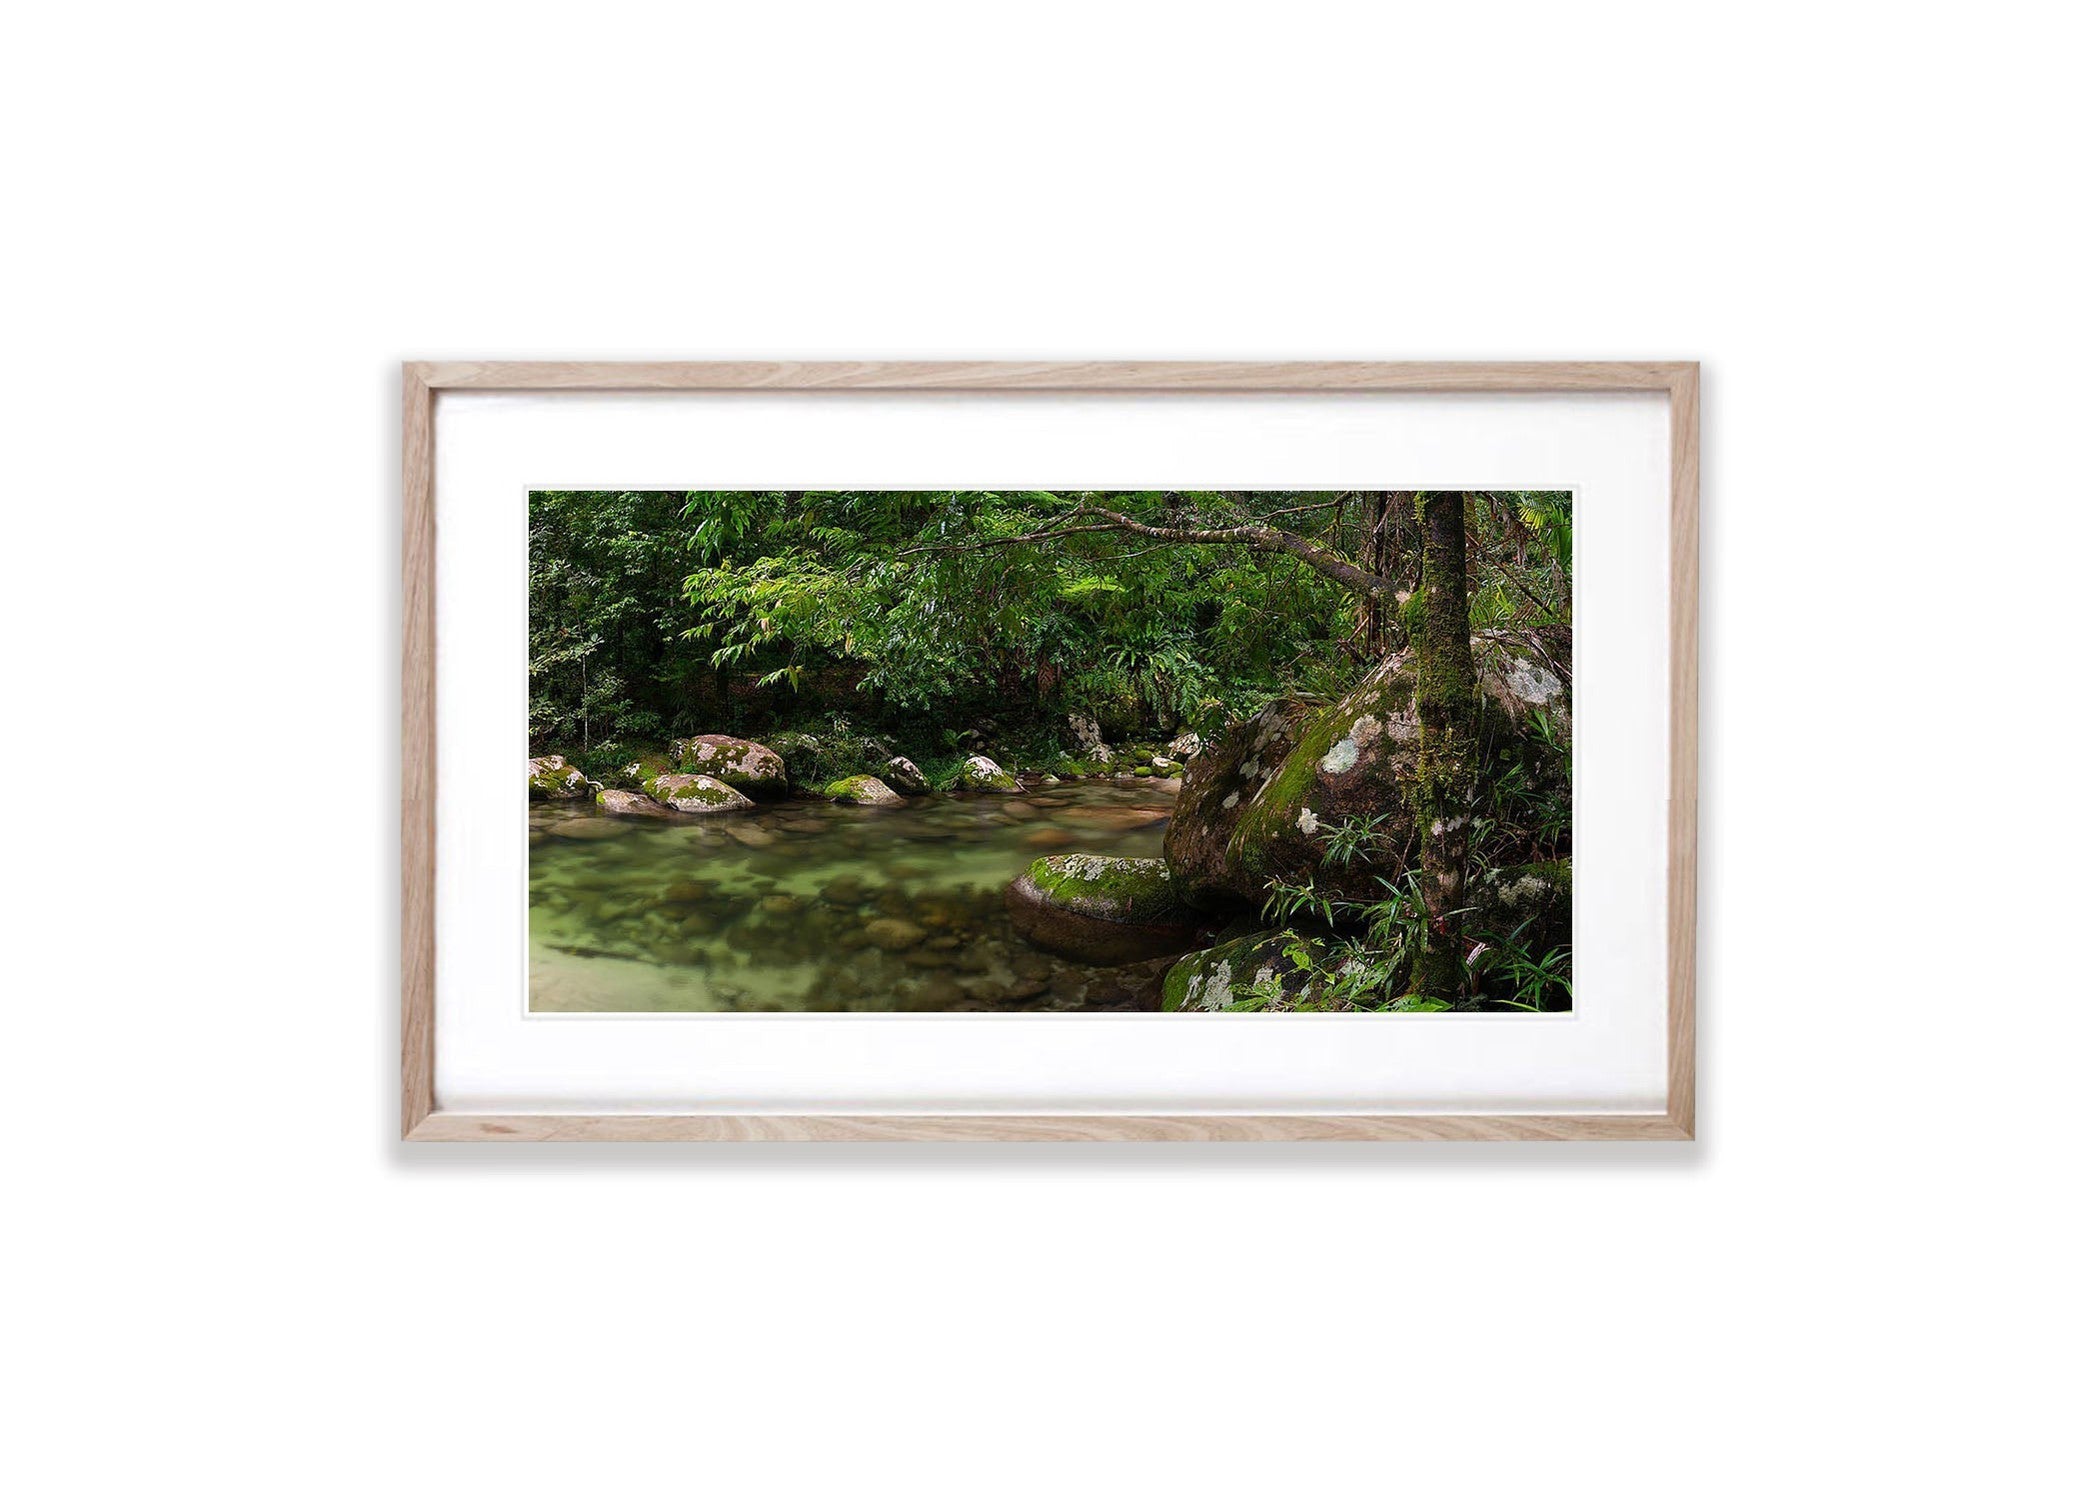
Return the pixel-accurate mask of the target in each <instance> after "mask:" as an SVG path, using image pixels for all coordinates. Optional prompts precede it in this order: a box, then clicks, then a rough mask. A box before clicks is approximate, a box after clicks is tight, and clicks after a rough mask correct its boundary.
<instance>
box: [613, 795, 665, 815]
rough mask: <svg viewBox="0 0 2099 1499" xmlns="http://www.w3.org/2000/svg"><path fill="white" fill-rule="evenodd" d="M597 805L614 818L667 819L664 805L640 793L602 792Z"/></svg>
mask: <svg viewBox="0 0 2099 1499" xmlns="http://www.w3.org/2000/svg"><path fill="white" fill-rule="evenodd" d="M596 800H597V804H598V807H599V809H600V810H601V811H605V812H610V813H611V814H612V815H613V816H614V817H667V816H669V815H670V814H669V813H668V812H666V811H665V810H664V808H663V804H662V803H661V802H658V801H657V800H655V799H654V798H653V797H649V796H645V795H643V794H642V793H641V792H639V791H600V792H599V793H598V794H597V798H596Z"/></svg>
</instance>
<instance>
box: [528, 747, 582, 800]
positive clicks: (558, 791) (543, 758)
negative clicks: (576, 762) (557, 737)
mask: <svg viewBox="0 0 2099 1499" xmlns="http://www.w3.org/2000/svg"><path fill="white" fill-rule="evenodd" d="M525 788H526V791H525V794H526V796H527V797H528V798H529V799H531V800H532V801H536V802H537V801H560V802H567V801H575V800H577V799H578V798H580V797H585V796H588V795H590V782H589V781H588V780H587V779H585V777H584V775H583V772H582V771H580V770H578V769H576V767H575V766H573V765H571V764H569V763H568V761H566V760H564V759H562V758H561V756H559V755H535V756H534V757H532V758H531V759H529V760H527V761H526V762H525Z"/></svg>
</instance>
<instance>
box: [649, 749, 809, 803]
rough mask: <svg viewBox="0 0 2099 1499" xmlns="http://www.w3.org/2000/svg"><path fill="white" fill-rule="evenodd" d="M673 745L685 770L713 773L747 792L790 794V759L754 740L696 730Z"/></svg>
mask: <svg viewBox="0 0 2099 1499" xmlns="http://www.w3.org/2000/svg"><path fill="white" fill-rule="evenodd" d="M670 748H671V758H672V759H673V761H674V762H675V763H676V767H677V769H679V770H681V771H684V772H687V773H689V774H693V775H703V776H711V777H713V778H714V779H715V780H717V781H720V782H721V783H722V784H723V785H725V786H732V787H734V788H735V789H736V790H738V791H741V792H743V793H744V794H745V795H747V796H755V797H762V798H770V797H781V796H785V795H786V794H787V763H786V762H785V761H784V760H782V759H781V758H780V757H779V756H778V755H776V754H774V753H773V752H772V751H771V750H770V749H767V748H766V747H765V746H764V745H762V744H759V743H757V742H755V741H754V740H750V739H736V738H732V737H731V736H729V735H727V734H694V735H692V736H691V737H690V738H686V739H674V740H672V741H671V747H670Z"/></svg>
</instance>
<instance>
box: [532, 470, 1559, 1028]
mask: <svg viewBox="0 0 2099 1499" xmlns="http://www.w3.org/2000/svg"><path fill="white" fill-rule="evenodd" d="M530 527H531V532H530V534H531V574H530V579H531V582H530V586H531V706H530V713H531V720H530V736H531V742H532V746H533V748H534V750H535V752H537V751H541V750H559V751H561V752H563V753H565V754H566V755H567V756H568V757H569V758H570V760H572V761H573V762H574V763H576V764H578V765H580V766H582V767H583V768H584V770H585V771H586V772H591V773H595V771H596V770H597V768H599V767H601V766H604V765H609V764H611V763H613V762H615V761H617V760H619V759H621V758H623V757H627V756H630V755H632V754H633V753H635V752H636V750H637V749H638V748H655V747H659V746H660V745H661V744H662V743H663V742H665V741H667V740H668V739H669V738H670V737H671V736H674V735H681V734H689V733H694V732H702V731H704V732H710V733H729V734H742V735H750V736H754V737H760V738H763V737H765V736H768V735H779V734H781V733H783V732H784V733H791V734H792V736H793V737H794V738H795V739H796V740H797V741H798V742H800V743H803V744H805V745H806V746H807V753H808V756H809V757H810V758H811V761H812V763H811V764H810V765H809V767H808V775H809V777H810V778H812V779H814V780H816V781H818V782H820V781H821V778H822V777H824V776H827V775H831V774H843V773H846V772H848V771H850V770H854V769H860V770H864V769H866V768H868V767H867V766H866V765H865V764H864V763H859V762H862V761H864V760H865V759H866V756H867V754H868V753H869V751H870V748H871V747H872V746H873V745H875V744H876V743H879V744H880V746H881V747H882V748H883V749H885V750H891V751H901V752H903V753H905V754H908V755H911V756H913V757H915V758H916V759H917V760H918V761H919V763H920V764H922V765H924V766H925V767H926V769H927V771H928V773H929V774H930V775H932V777H933V778H934V780H935V782H936V784H939V783H941V782H943V781H946V782H948V783H952V778H953V773H954V767H955V766H956V765H958V764H959V763H960V761H961V758H962V757H963V756H964V755H966V754H967V753H969V752H971V751H973V750H979V749H995V750H997V751H998V752H999V754H1000V755H1002V756H1003V757H1005V761H1006V763H1009V764H1011V765H1012V766H1013V768H1015V769H1019V770H1024V771H1025V770H1054V769H1057V768H1059V767H1060V766H1061V767H1063V768H1065V769H1066V770H1067V771H1069V770H1070V769H1072V768H1073V767H1072V766H1071V764H1070V760H1069V757H1070V755H1071V753H1072V751H1073V748H1074V745H1073V743H1072V741H1071V729H1070V725H1071V722H1072V718H1073V716H1074V715H1078V716H1080V717H1082V718H1085V719H1089V720H1092V721H1095V722H1097V723H1098V725H1099V727H1100V729H1101V731H1102V733H1103V735H1104V736H1105V737H1106V738H1108V739H1109V740H1111V741H1114V742H1117V743H1122V742H1126V741H1127V742H1133V743H1139V744H1144V745H1151V744H1154V743H1163V742H1164V741H1167V740H1169V739H1171V738H1172V737H1174V736H1176V735H1179V734H1184V733H1192V734H1194V735H1198V736H1201V738H1202V739H1204V740H1205V741H1209V742H1213V743H1214V742H1216V741H1217V740H1218V739H1219V737H1220V736H1221V735H1224V734H1226V733H1227V732H1228V731H1229V729H1230V728H1231V726H1233V725H1244V724H1248V723H1251V722H1253V721H1254V720H1255V719H1256V718H1257V717H1258V716H1259V715H1261V714H1262V713H1263V712H1264V711H1266V710H1270V709H1271V708H1273V707H1274V706H1275V705H1278V704H1288V705H1291V711H1292V712H1293V713H1296V714H1299V715H1302V714H1304V713H1307V712H1314V711H1316V710H1319V709H1321V708H1323V707H1327V706H1330V705H1335V704H1339V703H1342V702H1343V701H1344V700H1347V699H1348V698H1349V694H1351V693H1352V692H1360V691H1361V689H1362V687H1363V684H1364V681H1365V676H1366V673H1368V672H1371V670H1372V668H1373V667H1375V666H1376V665H1377V663H1379V662H1381V661H1386V660H1389V659H1391V658H1393V657H1394V656H1395V655H1396V654H1398V653H1404V654H1405V656H1406V658H1407V661H1408V662H1409V663H1410V665H1408V667H1407V677H1406V682H1407V684H1408V685H1407V692H1408V694H1409V696H1410V698H1411V700H1412V701H1411V703H1410V706H1409V711H1410V712H1412V711H1414V710H1415V709H1416V708H1418V716H1419V720H1420V723H1421V726H1422V733H1423V735H1424V739H1423V748H1422V750H1421V753H1420V756H1419V758H1418V765H1419V772H1418V788H1417V789H1418V795H1417V797H1416V802H1417V804H1418V805H1419V806H1422V807H1427V808H1430V811H1429V812H1428V813H1425V814H1424V815H1423V816H1422V817H1421V818H1420V819H1419V822H1420V825H1419V827H1418V828H1411V827H1410V828H1409V829H1407V830H1406V831H1405V832H1404V833H1402V831H1401V830H1400V829H1399V828H1397V827H1396V826H1391V825H1384V824H1385V822H1386V819H1383V818H1381V817H1378V816H1372V815H1366V816H1364V817H1362V818H1359V819H1342V820H1341V821H1340V822H1338V823H1336V824H1335V825H1334V826H1331V827H1328V828H1326V829H1324V830H1323V831H1322V836H1321V846H1322V848H1323V849H1324V855H1325V858H1326V860H1327V861H1329V862H1334V863H1339V864H1347V863H1349V862H1351V861H1358V862H1362V863H1364V864H1365V865H1366V866H1369V867H1372V868H1373V869H1374V870H1375V871H1376V872H1377V873H1378V875H1379V883H1380V884H1381V885H1382V886H1383V888H1384V889H1385V890H1387V891H1390V892H1391V894H1390V895H1388V896H1386V897H1384V898H1385V900H1386V902H1387V904H1388V905H1391V906H1392V907H1393V910H1392V912H1391V913H1390V914H1392V915H1393V916H1394V917H1395V919H1398V918H1400V917H1403V918H1404V920H1403V921H1402V922H1401V927H1402V928H1403V930H1399V932H1398V935H1397V936H1395V934H1394V933H1395V928H1394V925H1393V922H1392V921H1387V922H1386V923H1385V927H1386V930H1385V931H1384V932H1383V933H1382V935H1381V936H1380V937H1379V941H1381V942H1382V943H1383V946H1382V947H1380V946H1378V943H1377V942H1373V943H1371V944H1370V945H1369V946H1367V947H1366V946H1364V945H1363V943H1362V940H1361V936H1360V934H1361V933H1362V932H1363V931H1364V930H1365V929H1366V928H1367V927H1374V926H1375V925H1376V924H1377V923H1376V912H1375V910H1374V909H1373V907H1374V905H1375V902H1373V901H1369V900H1365V899H1363V898H1361V897H1362V891H1360V890H1358V891H1356V892H1355V894H1356V897H1357V898H1355V899H1354V900H1352V901H1351V900H1347V899H1344V900H1343V901H1342V903H1341V907H1340V908H1339V909H1336V908H1335V905H1334V894H1333V889H1332V887H1333V885H1334V883H1335V882H1334V881H1333V880H1332V879H1328V878H1324V877H1309V878H1305V879H1302V880H1300V881H1298V882H1297V885H1296V888H1295V893H1294V894H1293V890H1292V886H1291V882H1290V881H1289V880H1288V879H1285V878H1273V879H1270V880H1269V881H1268V884H1269V887H1270V888H1269V890H1268V892H1267V894H1268V903H1269V909H1270V913H1271V914H1272V915H1276V916H1277V917H1278V919H1281V918H1283V917H1289V916H1292V915H1295V914H1300V913H1305V912H1311V913H1314V914H1316V916H1317V918H1318V920H1319V922H1320V923H1321V925H1322V927H1323V928H1324V929H1327V930H1330V931H1333V932H1337V933H1342V934H1344V935H1346V934H1350V933H1354V934H1357V935H1354V936H1346V942H1351V943H1355V944H1356V946H1354V947H1346V950H1341V949H1336V950H1335V952H1332V953H1328V954H1327V955H1325V956H1323V957H1319V958H1317V959H1316V962H1317V963H1318V964H1320V965H1324V967H1325V968H1326V969H1327V970H1329V971H1330V972H1342V971H1348V972H1355V973H1358V974H1360V973H1361V972H1362V971H1364V963H1363V961H1362V960H1363V959H1364V957H1365V954H1366V953H1368V954H1370V955H1371V956H1377V955H1378V954H1379V953H1381V952H1385V951H1386V950H1389V951H1390V952H1391V953H1394V954H1397V953H1400V951H1401V949H1405V953H1404V955H1403V956H1404V958H1405V961H1404V962H1400V963H1396V965H1395V964H1394V963H1388V964H1385V965H1384V966H1383V967H1381V968H1379V969H1378V972H1377V974H1376V976H1375V986H1376V987H1377V988H1378V990H1379V992H1380V993H1381V994H1384V995H1386V996H1387V997H1389V996H1390V994H1391V993H1392V992H1396V991H1408V990H1412V991H1416V997H1419V994H1420V993H1423V992H1426V993H1431V994H1436V995H1441V996H1443V997H1444V998H1445V999H1446V1000H1449V999H1451V998H1452V997H1453V996H1461V991H1463V990H1464V989H1465V988H1466V983H1465V979H1464V975H1463V974H1462V972H1461V971H1459V969H1458V968H1455V967H1453V966H1452V965H1461V964H1463V963H1465V962H1467V961H1472V960H1474V959H1475V958H1476V957H1477V954H1474V953H1470V952H1469V948H1468V944H1467V943H1466V942H1465V941H1462V940H1461V939H1460V937H1459V933H1460V932H1461V931H1463V930H1465V929H1466V925H1467V924H1466V923H1465V922H1464V921H1463V920H1462V919H1461V917H1462V913H1463V912H1464V911H1465V910H1467V909H1470V908H1467V907H1465V906H1464V904H1463V903H1464V901H1465V899H1466V896H1465V893H1464V892H1465V890H1466V885H1465V882H1464V878H1463V875H1464V871H1465V869H1466V868H1468V867H1469V868H1471V869H1472V871H1473V876H1474V877H1473V888H1474V889H1475V891H1477V890H1478V889H1479V888H1484V886H1483V883H1482V882H1483V881H1488V880H1491V879H1492V878H1494V877H1495V876H1496V874H1497V872H1498V871H1500V870H1503V869H1506V868H1510V867H1516V866H1522V867H1526V868H1528V867H1533V866H1539V865H1540V864H1541V862H1542V861H1551V860H1555V859H1559V860H1564V858H1565V856H1566V855H1567V853H1568V851H1569V837H1570V828H1569V824H1570V821H1571V815H1570V813H1571V793H1570V790H1569V787H1568V783H1567V773H1566V743H1565V739H1566V734H1565V716H1564V714H1562V715H1561V717H1560V718H1559V719H1558V720H1555V719H1554V718H1553V717H1552V716H1551V715H1547V714H1543V713H1538V714H1530V713H1528V712H1527V711H1526V712H1513V711H1505V712H1504V713H1503V714H1502V717H1501V719H1500V720H1498V722H1499V723H1500V729H1499V730H1498V731H1496V730H1495V729H1494V727H1493V725H1490V724H1487V723H1485V721H1484V720H1481V721H1475V715H1476V714H1477V713H1478V712H1479V711H1481V704H1482V702H1483V701H1485V702H1486V705H1487V706H1488V707H1491V706H1492V703H1491V699H1492V697H1493V693H1492V692H1491V691H1489V690H1488V689H1487V686H1486V685H1485V684H1484V683H1483V682H1482V681H1478V680H1476V670H1481V671H1484V670H1487V668H1486V667H1484V666H1482V667H1478V668H1476V665H1475V660H1474V658H1475V656H1476V655H1478V653H1479V652H1480V651H1481V650H1483V649H1488V648H1491V651H1492V653H1493V654H1494V656H1495V659H1496V660H1498V661H1501V662H1502V663H1504V664H1503V665H1501V666H1496V667H1494V668H1493V670H1494V671H1498V672H1500V673H1501V674H1502V676H1503V677H1507V676H1509V675H1511V674H1513V676H1514V677H1515V679H1516V680H1519V681H1523V680H1529V681H1541V680H1543V681H1550V682H1553V683H1557V684H1558V687H1559V690H1561V691H1562V693H1563V698H1562V701H1563V702H1564V701H1565V698H1564V694H1567V693H1571V689H1572V680H1573V678H1572V641H1573V629H1572V589H1571V567H1572V538H1573V529H1572V496H1571V495H1570V494H1569V493H1567V492H1565V491H1503V492H1493V493H1485V492H1480V493H1465V494H1459V493H1438V494H1427V493H1417V492H1411V491H1309V492H1308V491H1272V492H1271V491H1099V492H1090V491H1089V492H1061V493H1049V492H1024V491H972V490H959V491H932V492H894V491H873V492H855V491H845V492H817V491H795V490H785V491H772V492H751V491H690V492H665V491H543V492H536V493H534V494H533V495H532V496H531V512H530ZM1432 639H1433V640H1440V641H1441V642H1442V650H1443V655H1442V657H1441V658H1440V659H1441V664H1440V666H1439V665H1438V664H1437V660H1438V658H1437V656H1436V647H1435V646H1434V645H1433V644H1432ZM1497 680H1499V678H1497ZM1483 695H1484V696H1483ZM1503 696H1504V698H1505V699H1507V697H1508V695H1507V694H1506V693H1504V694H1503ZM1525 706H1526V705H1525V703H1524V702H1521V701H1515V700H1513V699H1511V700H1508V701H1505V703H1504V708H1505V709H1512V710H1513V709H1524V708H1525ZM1409 732H1410V733H1411V732H1412V731H1411V730H1409ZM1359 737H1360V736H1359ZM1519 738H1520V739H1521V740H1522V741H1523V742H1522V744H1521V745H1519V746H1518V749H1519V750H1520V753H1512V751H1511V748H1510V746H1511V744H1513V743H1515V741H1516V740H1517V739H1519ZM1497 757H1498V759H1497ZM1410 763H1413V762H1410ZM1541 764H1543V765H1546V766H1547V767H1548V768H1547V770H1545V771H1543V772H1541V771H1540V770H1539V768H1538V767H1539V766H1540V765H1541ZM1439 767H1440V768H1439ZM1519 772H1520V773H1519ZM1410 820H1411V819H1410ZM1284 862H1285V863H1286V862H1287V861H1284ZM1387 866H1389V867H1387ZM1279 867H1280V866H1279ZM1424 876H1425V878H1424ZM1343 883H1345V882H1343ZM1401 907H1404V910H1402V909H1401ZM1472 925H1474V926H1477V925H1479V922H1478V921H1477V920H1475V921H1474V922H1473V923H1472ZM1439 932H1440V933H1441V935H1442V937H1443V938H1445V939H1447V940H1438V933H1439ZM1344 946H1345V944H1344ZM1430 949H1434V950H1435V951H1434V952H1433V953H1430V951H1429V950H1430ZM1336 953H1338V956H1336ZM1424 954H1428V956H1427V957H1424ZM1526 956H1527V959H1528V960H1530V961H1533V962H1536V961H1542V960H1544V959H1546V958H1549V957H1550V954H1540V953H1538V952H1535V951H1531V952H1528V953H1527V954H1526ZM1562 956H1564V955H1562ZM1425 962H1426V963H1427V965H1428V968H1440V970H1441V971H1440V972H1434V973H1431V972H1429V971H1428V968H1424V966H1423V965H1424V963H1425ZM1357 987H1358V988H1359V989H1362V988H1363V985H1362V984H1360V983H1359V984H1358V986H1357ZM1472 987H1473V988H1474V989H1476V988H1477V982H1476V981H1475V982H1474V983H1473V985H1472ZM1546 987H1547V988H1550V987H1551V986H1549V985H1548V986H1546ZM1558 987H1559V989H1560V990H1561V991H1564V987H1565V985H1564V981H1563V979H1562V981H1561V982H1560V983H1559V985H1558ZM1526 992H1530V993H1532V994H1533V995H1534V996H1535V995H1536V994H1537V993H1538V992H1540V991H1539V989H1538V986H1537V985H1535V984H1534V985H1533V986H1532V988H1531V989H1530V990H1529V991H1526Z"/></svg>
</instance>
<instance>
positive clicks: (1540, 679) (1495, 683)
mask: <svg viewBox="0 0 2099 1499" xmlns="http://www.w3.org/2000/svg"><path fill="white" fill-rule="evenodd" d="M1472 664H1473V669H1474V673H1475V675H1476V676H1477V677H1478V679H1479V689H1480V695H1481V696H1482V697H1484V698H1485V699H1486V700H1487V702H1488V704H1489V705H1490V706H1491V707H1492V708H1494V709H1498V710H1499V712H1500V715H1501V717H1503V718H1504V719H1506V720H1507V721H1508V722H1510V723H1513V724H1529V723H1532V722H1533V721H1534V720H1536V719H1537V718H1538V716H1539V715H1541V714H1542V715H1543V716H1544V719H1545V722H1546V724H1547V726H1548V727H1550V729H1551V730H1552V732H1553V734H1554V736H1555V737H1556V738H1558V739H1560V740H1561V741H1562V742H1564V741H1565V740H1566V739H1567V738H1568V736H1569V734H1570V733H1571V732H1572V729H1573V709H1574V704H1573V702H1572V701H1571V700H1570V698H1569V697H1568V694H1567V688H1566V685H1565V684H1564V683H1563V682H1561V681H1560V679H1559V677H1558V676H1557V675H1556V674H1554V672H1553V671H1552V669H1551V668H1550V667H1548V666H1547V665H1545V663H1544V662H1543V661H1542V660H1541V659H1540V658H1539V655H1538V652H1537V651H1536V650H1535V649H1534V648H1532V647H1531V646H1530V645H1528V644H1527V643H1525V642H1524V641H1522V640H1519V639H1516V638H1514V637H1511V636H1509V635H1506V634H1503V633H1500V632H1492V633H1488V634H1482V635H1475V636H1473V637H1472Z"/></svg>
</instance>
